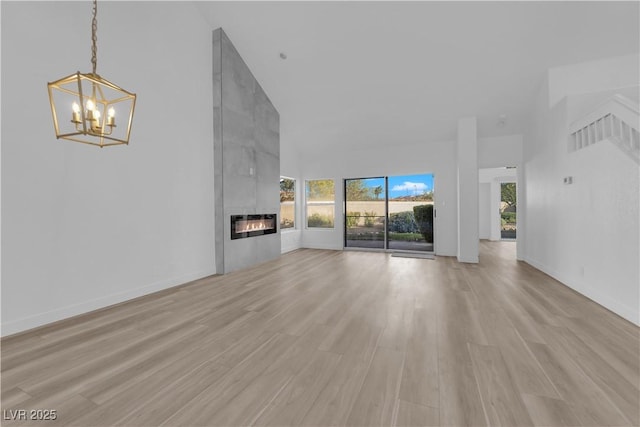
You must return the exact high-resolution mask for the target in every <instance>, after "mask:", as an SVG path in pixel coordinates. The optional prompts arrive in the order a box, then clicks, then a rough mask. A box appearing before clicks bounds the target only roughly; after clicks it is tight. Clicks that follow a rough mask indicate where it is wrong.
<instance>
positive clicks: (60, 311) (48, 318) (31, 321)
mask: <svg viewBox="0 0 640 427" xmlns="http://www.w3.org/2000/svg"><path fill="white" fill-rule="evenodd" d="M213 274H216V272H215V269H214V270H213V271H212V270H203V271H199V272H196V273H191V274H186V275H183V276H180V277H176V278H172V279H166V280H161V281H158V282H156V283H152V284H150V285H146V286H141V287H139V288H136V289H132V290H129V291H126V292H119V293H116V294H112V295H107V296H104V297H100V298H96V299H93V300H90V301H85V302H82V303H78V304H73V305H69V306H66V307H62V308H57V309H54V310H51V311H47V312H45V313H40V314H36V315H34V316H28V317H23V318H21V319H17V320H12V321H10V322H6V323H3V324H2V325H0V331H1V332H0V335H1V336H3V337H5V336H8V335H13V334H16V333H19V332H24V331H27V330H29V329H33V328H37V327H38V326H43V325H46V324H48V323H52V322H57V321H59V320H63V319H67V318H69V317H73V316H77V315H79V314H85V313H88V312H91V311H94V310H98V309H101V308H105V307H109V306H111V305H114V304H119V303H121V302H125V301H128V300H131V299H134V298H138V297H141V296H144V295H148V294H152V293H154V292H158V291H162V290H165V289H169V288H172V287H174V286H179V285H182V284H185V283H188V282H191V281H193V280H197V279H201V278H203V277H207V276H211V275H213Z"/></svg>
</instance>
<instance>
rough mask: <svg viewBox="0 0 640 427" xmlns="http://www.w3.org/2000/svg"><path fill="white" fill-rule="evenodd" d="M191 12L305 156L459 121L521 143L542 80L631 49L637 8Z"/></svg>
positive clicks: (412, 5)
mask: <svg viewBox="0 0 640 427" xmlns="http://www.w3.org/2000/svg"><path fill="white" fill-rule="evenodd" d="M195 6H196V8H197V9H198V10H199V11H200V12H201V13H202V15H203V17H204V18H205V19H206V20H207V22H208V23H209V24H210V25H211V27H212V29H213V28H217V27H222V28H223V29H224V30H225V32H226V33H227V34H228V35H229V37H230V39H231V40H232V41H233V43H234V44H235V46H236V48H237V49H238V50H239V52H240V54H241V55H242V56H243V57H244V59H245V61H246V62H247V64H248V65H249V67H250V68H251V69H252V71H253V72H254V74H255V75H256V77H257V78H258V80H259V81H260V82H261V84H262V86H263V88H264V89H265V91H266V92H267V94H268V95H269V97H270V98H271V100H272V101H273V103H274V104H275V106H276V108H277V109H278V110H279V112H280V114H281V132H282V135H283V143H285V144H289V145H294V146H297V147H300V148H301V149H303V150H304V149H314V147H315V148H321V149H326V148H339V147H355V148H363V147H366V146H371V145H374V146H379V145H385V144H413V143H422V142H429V141H441V140H452V139H455V136H456V123H457V119H458V118H460V117H464V116H469V115H475V116H477V117H478V132H479V135H480V136H481V137H482V136H498V135H507V134H514V133H522V132H523V126H524V125H525V120H526V115H527V110H528V108H529V106H530V103H531V100H532V96H533V95H534V93H535V91H537V90H540V84H541V81H542V77H543V76H544V72H545V70H547V69H548V68H550V67H555V66H561V65H566V64H573V63H577V62H582V61H588V60H593V59H598V58H604V57H611V56H618V55H625V54H631V53H638V51H639V11H640V8H639V3H638V2H611V1H603V2H269V1H264V2H196V3H195ZM281 52H282V53H285V54H286V56H287V59H286V60H283V59H281V58H280V56H279V54H280V53H281ZM501 115H506V124H505V125H504V126H502V127H500V126H497V124H498V121H499V117H500V116H501Z"/></svg>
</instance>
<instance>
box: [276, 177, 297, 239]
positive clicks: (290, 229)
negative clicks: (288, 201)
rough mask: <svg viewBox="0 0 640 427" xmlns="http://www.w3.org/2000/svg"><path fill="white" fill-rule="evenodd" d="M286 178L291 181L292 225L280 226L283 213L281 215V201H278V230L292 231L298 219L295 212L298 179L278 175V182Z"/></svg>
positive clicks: (295, 228) (295, 227)
mask: <svg viewBox="0 0 640 427" xmlns="http://www.w3.org/2000/svg"><path fill="white" fill-rule="evenodd" d="M284 179H287V180H290V181H293V227H282V220H283V219H284V217H283V215H282V203H283V202H282V201H280V212H279V214H280V220H279V224H278V227H280V231H281V232H283V233H286V232H288V231H294V230H297V229H298V220H297V213H298V208H297V204H298V203H297V202H298V201H297V199H298V195H297V190H298V180H297V179H295V178H292V177H289V176H284V175H282V176H280V182H282V180H284Z"/></svg>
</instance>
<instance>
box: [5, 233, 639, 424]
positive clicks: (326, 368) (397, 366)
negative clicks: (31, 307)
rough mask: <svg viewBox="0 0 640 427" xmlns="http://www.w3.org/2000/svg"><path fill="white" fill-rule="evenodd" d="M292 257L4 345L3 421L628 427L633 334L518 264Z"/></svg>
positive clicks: (635, 354)
mask: <svg viewBox="0 0 640 427" xmlns="http://www.w3.org/2000/svg"><path fill="white" fill-rule="evenodd" d="M481 246H482V248H481V262H480V264H479V265H467V264H459V263H457V262H456V261H455V260H454V259H452V258H444V257H438V258H437V259H436V260H423V259H411V258H393V257H391V256H389V255H388V254H383V253H371V252H339V251H338V252H334V251H319V250H299V251H296V252H293V253H290V254H287V255H284V256H282V257H281V258H280V259H278V260H276V261H273V262H269V263H266V264H262V265H260V266H257V267H255V268H252V269H248V270H244V271H240V272H236V273H232V274H229V275H226V276H223V277H210V278H206V279H202V280H199V281H197V282H195V283H193V284H190V285H188V286H184V287H181V288H179V289H177V290H173V291H165V292H162V293H159V294H154V295H151V296H147V297H144V298H141V299H138V300H136V301H133V302H130V303H126V304H122V305H120V306H117V307H113V308H110V309H106V310H102V311H100V312H95V313H91V314H88V315H86V316H83V317H80V318H77V319H73V320H71V321H65V322H62V323H59V324H57V325H52V326H48V327H44V328H41V329H39V330H36V331H33V332H30V333H28V334H23V335H20V336H15V337H10V338H9V339H5V340H3V341H2V409H3V410H5V411H6V412H4V414H3V415H4V418H6V417H7V414H10V413H9V412H8V410H17V409H27V410H28V409H55V410H56V411H57V420H56V421H55V422H42V421H40V422H13V421H8V420H4V421H3V425H7V426H13V425H38V426H45V425H74V426H99V425H105V426H106V425H125V426H142V425H144V426H156V425H166V426H213V425H224V426H240V425H278V426H287V425H289V426H299V425H315V426H320V425H323V426H324V425H326V426H333V425H359V426H375V425H447V426H458V425H460V426H461V425H473V426H484V425H502V426H528V425H541V426H560V425H570V426H577V425H589V426H604V425H635V426H637V425H639V424H640V416H639V413H638V412H639V406H638V405H639V404H638V402H639V398H640V394H639V391H638V385H639V383H640V373H639V346H640V342H639V329H638V328H637V327H635V326H634V325H632V324H631V323H628V322H626V321H624V320H622V319H620V318H619V317H617V316H615V315H613V314H611V313H610V312H608V311H606V310H605V309H603V308H602V307H600V306H598V305H596V304H595V303H593V302H591V301H589V300H588V299H586V298H584V297H582V296H580V295H578V294H576V293H575V292H573V291H571V290H569V289H568V288H566V287H564V286H563V285H561V284H559V283H558V282H556V281H555V280H553V279H551V278H550V277H548V276H546V275H544V274H542V273H541V272H539V271H537V270H535V269H534V268H532V267H530V266H528V265H526V264H524V263H519V262H516V261H515V260H514V258H515V252H514V251H515V245H514V244H513V243H487V242H483V243H482V245H481Z"/></svg>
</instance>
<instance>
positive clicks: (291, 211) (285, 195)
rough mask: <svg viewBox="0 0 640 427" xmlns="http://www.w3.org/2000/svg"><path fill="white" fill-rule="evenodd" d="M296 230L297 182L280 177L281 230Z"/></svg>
mask: <svg viewBox="0 0 640 427" xmlns="http://www.w3.org/2000/svg"><path fill="white" fill-rule="evenodd" d="M287 228H296V180H295V179H291V178H286V177H284V176H281V177H280V229H281V230H284V229H287Z"/></svg>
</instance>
